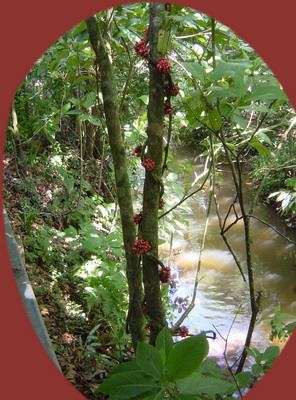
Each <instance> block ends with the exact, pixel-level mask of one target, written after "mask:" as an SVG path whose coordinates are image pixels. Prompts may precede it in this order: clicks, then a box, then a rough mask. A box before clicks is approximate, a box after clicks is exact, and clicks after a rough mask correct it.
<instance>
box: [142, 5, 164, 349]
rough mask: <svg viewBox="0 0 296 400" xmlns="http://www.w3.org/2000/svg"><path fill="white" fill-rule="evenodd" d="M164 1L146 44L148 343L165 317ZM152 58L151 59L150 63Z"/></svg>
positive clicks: (153, 11) (155, 10)
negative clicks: (161, 224)
mask: <svg viewBox="0 0 296 400" xmlns="http://www.w3.org/2000/svg"><path fill="white" fill-rule="evenodd" d="M163 11H164V3H151V5H150V24H149V47H150V57H151V59H152V62H151V61H150V62H149V77H150V84H149V104H148V131H147V132H148V140H147V155H145V157H147V158H151V159H152V160H153V161H154V162H155V168H154V169H153V170H152V171H147V170H146V175H145V183H144V193H143V217H142V236H143V239H144V240H145V241H148V242H149V244H150V245H151V250H150V253H152V254H153V256H154V257H153V258H151V257H149V256H148V255H145V254H144V256H143V279H144V290H145V301H146V304H147V307H148V316H149V319H150V322H151V335H150V343H151V344H154V343H155V339H156V336H157V334H158V333H159V331H160V330H161V329H162V328H163V327H164V326H165V324H166V319H165V313H164V309H163V304H162V300H161V291H160V281H159V273H158V264H157V263H156V262H155V261H154V258H155V259H158V210H159V200H160V196H159V194H160V184H159V182H160V180H161V175H162V158H163V123H164V75H163V74H162V73H161V72H159V71H158V70H157V68H156V65H155V63H157V61H158V59H159V58H161V57H162V55H161V54H160V53H159V52H158V49H157V41H158V32H159V30H160V29H161V28H162V27H163V14H162V13H163ZM153 61H154V62H153Z"/></svg>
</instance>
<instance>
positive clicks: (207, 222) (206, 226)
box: [172, 191, 212, 331]
mask: <svg viewBox="0 0 296 400" xmlns="http://www.w3.org/2000/svg"><path fill="white" fill-rule="evenodd" d="M211 205H212V191H210V195H209V205H208V209H207V218H206V223H205V228H204V232H203V237H202V242H201V247H200V250H199V258H198V265H197V269H196V275H195V282H194V288H193V295H192V299H191V302H190V304H189V306H188V307H187V308H186V310H185V311H184V313H183V314H182V315H181V317H180V318H179V319H178V321H177V322H176V323H175V324H174V325H173V327H172V331H175V330H176V329H178V327H179V326H180V325H181V324H182V322H183V321H184V320H185V319H186V318H187V316H188V315H189V313H190V312H191V311H192V310H193V308H194V305H195V298H196V293H197V286H198V282H199V280H198V275H199V272H200V269H201V256H202V252H203V250H204V247H205V242H206V236H207V231H208V225H209V218H210V211H211Z"/></svg>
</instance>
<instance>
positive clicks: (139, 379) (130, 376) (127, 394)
mask: <svg viewBox="0 0 296 400" xmlns="http://www.w3.org/2000/svg"><path fill="white" fill-rule="evenodd" d="M98 390H99V391H100V392H102V393H107V394H109V395H113V394H114V395H116V396H119V398H122V399H130V398H132V397H134V396H137V395H140V394H142V393H145V392H151V391H152V390H155V391H160V390H161V386H160V385H159V384H157V383H156V382H155V381H154V380H152V379H148V378H147V377H145V376H144V374H143V372H140V371H132V372H124V373H118V374H114V375H112V376H110V377H109V378H108V379H107V380H105V381H104V382H103V383H102V384H101V385H100V386H99V388H98Z"/></svg>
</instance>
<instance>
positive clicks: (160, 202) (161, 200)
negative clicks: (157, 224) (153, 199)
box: [158, 199, 164, 210]
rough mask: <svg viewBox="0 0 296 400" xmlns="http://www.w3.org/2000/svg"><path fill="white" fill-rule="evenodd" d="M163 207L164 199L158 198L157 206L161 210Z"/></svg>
mask: <svg viewBox="0 0 296 400" xmlns="http://www.w3.org/2000/svg"><path fill="white" fill-rule="evenodd" d="M163 207H164V200H163V199H160V200H159V206H158V208H159V209H160V210H163Z"/></svg>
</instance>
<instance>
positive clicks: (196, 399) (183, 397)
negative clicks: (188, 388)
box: [174, 393, 208, 400]
mask: <svg viewBox="0 0 296 400" xmlns="http://www.w3.org/2000/svg"><path fill="white" fill-rule="evenodd" d="M174 398H175V399H176V400H203V399H205V400H208V397H204V396H202V397H200V396H196V395H192V394H184V393H176V394H175V397H174Z"/></svg>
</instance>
